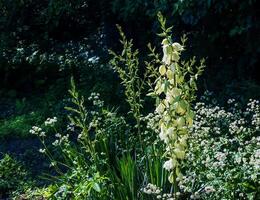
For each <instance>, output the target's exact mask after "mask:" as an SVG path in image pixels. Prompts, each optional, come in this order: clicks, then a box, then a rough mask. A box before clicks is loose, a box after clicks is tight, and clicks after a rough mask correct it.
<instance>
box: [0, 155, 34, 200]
mask: <svg viewBox="0 0 260 200" xmlns="http://www.w3.org/2000/svg"><path fill="white" fill-rule="evenodd" d="M26 182H29V174H28V173H27V171H26V170H25V168H24V167H23V166H22V165H21V163H19V162H17V161H16V160H15V159H14V158H12V157H11V156H10V155H8V154H5V155H4V156H3V158H2V159H1V160H0V198H5V197H7V195H8V194H10V193H11V192H12V191H14V190H18V189H19V188H21V187H23V185H24V184H25V183H26Z"/></svg>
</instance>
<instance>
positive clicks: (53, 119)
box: [44, 117, 57, 126]
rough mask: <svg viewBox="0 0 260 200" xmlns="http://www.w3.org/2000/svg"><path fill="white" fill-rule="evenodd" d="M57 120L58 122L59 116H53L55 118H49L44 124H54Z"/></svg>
mask: <svg viewBox="0 0 260 200" xmlns="http://www.w3.org/2000/svg"><path fill="white" fill-rule="evenodd" d="M56 122H57V117H53V118H47V119H46V121H45V122H44V124H45V126H54V125H55V123H56Z"/></svg>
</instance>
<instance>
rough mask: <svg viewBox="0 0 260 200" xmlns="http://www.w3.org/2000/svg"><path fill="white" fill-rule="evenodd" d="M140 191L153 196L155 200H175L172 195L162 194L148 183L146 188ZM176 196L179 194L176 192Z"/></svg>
mask: <svg viewBox="0 0 260 200" xmlns="http://www.w3.org/2000/svg"><path fill="white" fill-rule="evenodd" d="M141 191H142V192H143V193H145V194H148V195H154V196H155V198H156V199H160V200H175V198H174V195H173V194H170V193H163V191H162V189H161V188H159V187H157V186H156V185H154V184H151V183H148V184H147V186H146V187H144V188H142V189H141ZM176 195H177V196H180V195H181V193H180V192H177V194H176Z"/></svg>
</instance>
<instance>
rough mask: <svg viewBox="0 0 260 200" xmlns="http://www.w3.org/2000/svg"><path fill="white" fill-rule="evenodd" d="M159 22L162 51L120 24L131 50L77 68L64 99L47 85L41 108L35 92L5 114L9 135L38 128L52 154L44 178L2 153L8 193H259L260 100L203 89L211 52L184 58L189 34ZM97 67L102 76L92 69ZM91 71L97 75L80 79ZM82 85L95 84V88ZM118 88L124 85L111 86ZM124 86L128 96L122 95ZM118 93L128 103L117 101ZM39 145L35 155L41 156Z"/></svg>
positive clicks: (2, 185) (124, 196) (1, 189)
mask: <svg viewBox="0 0 260 200" xmlns="http://www.w3.org/2000/svg"><path fill="white" fill-rule="evenodd" d="M159 22H160V24H161V28H162V33H161V34H159V36H160V37H162V52H163V54H161V53H160V52H161V51H160V50H157V49H156V48H154V47H152V45H151V44H149V45H148V49H149V52H150V53H149V55H148V57H147V58H148V59H147V61H143V60H142V59H139V51H138V50H135V49H134V48H133V43H132V41H131V40H128V39H127V38H126V36H125V35H124V33H123V32H122V30H121V28H120V27H119V32H120V35H121V40H120V41H121V44H122V45H123V50H122V52H121V53H117V52H113V51H110V54H111V55H112V59H111V62H110V64H107V66H110V68H109V69H108V68H105V66H104V65H103V66H102V67H101V66H100V67H101V68H100V69H99V73H98V74H96V73H95V70H94V69H93V68H88V70H87V71H83V72H84V73H83V72H82V73H79V72H77V73H72V74H73V75H74V79H71V83H70V85H71V86H70V90H69V94H68V95H65V98H62V97H63V96H62V95H61V96H62V97H61V99H65V100H61V99H54V100H53V99H52V98H50V99H48V98H47V97H48V95H46V97H44V98H45V101H43V102H42V103H43V105H37V108H33V107H31V106H30V102H31V101H26V100H24V101H18V102H16V107H15V108H14V110H15V111H14V112H16V115H15V116H14V115H10V116H8V117H7V118H6V117H5V119H4V120H1V123H0V130H1V133H0V138H1V140H6V139H7V138H12V137H15V136H19V137H37V138H38V139H39V141H40V142H41V144H40V145H39V146H38V148H39V153H42V154H43V155H44V156H45V158H46V159H45V160H44V161H41V162H40V163H38V164H40V165H45V166H44V169H42V170H43V172H44V173H43V174H41V176H42V177H41V178H42V179H44V180H46V181H45V182H41V183H39V182H37V181H35V180H36V179H34V178H29V177H33V176H31V175H30V172H28V171H29V170H28V169H27V168H26V165H24V164H22V163H20V162H17V161H16V160H15V159H14V158H12V157H11V156H9V155H7V154H6V155H3V156H2V157H3V158H2V159H1V161H0V198H7V197H10V198H12V199H79V200H81V199H82V200H84V199H90V200H91V199H93V200H94V199H101V200H106V199H107V200H110V199H115V200H135V199H136V200H142V199H143V200H148V199H149V200H150V199H164V200H166V199H167V200H173V199H180V200H181V199H227V200H228V199H252V200H254V199H257V198H258V197H259V195H260V191H259V188H260V185H259V175H260V174H259V173H260V172H259V165H260V152H259V147H260V138H259V131H260V130H259V126H260V108H259V101H258V100H248V101H247V99H243V101H241V102H240V101H239V100H235V99H226V100H227V101H223V102H225V103H222V104H223V105H221V106H220V105H219V104H220V103H218V101H217V100H216V99H214V96H213V95H212V94H211V93H210V92H208V91H207V92H205V94H204V95H201V98H200V99H196V91H197V83H198V81H199V76H200V75H201V73H202V71H203V69H204V67H205V65H204V61H203V60H201V61H200V62H197V61H196V59H195V58H191V59H190V60H184V59H183V58H182V52H183V51H184V50H185V48H186V47H185V41H186V38H185V37H182V39H181V43H177V42H175V41H174V40H173V38H172V36H171V33H172V32H171V31H172V30H171V27H170V28H167V27H166V21H165V19H164V18H163V17H162V16H161V15H160V14H159ZM36 56H37V55H36ZM93 59H94V60H93ZM69 60H73V59H72V58H70V59H69ZM93 62H94V63H93ZM89 63H92V64H91V65H89ZM81 64H83V63H81ZM84 64H86V63H84ZM99 64H100V63H98V62H97V63H96V58H93V57H92V59H91V60H88V62H87V65H89V66H92V67H93V66H94V67H97V66H98V65H99ZM141 65H142V66H145V69H146V70H145V72H144V73H143V72H141V71H140V69H141V67H140V66H141ZM91 69H93V71H94V73H93V74H92V76H93V77H92V78H91V76H89V77H84V75H86V76H87V75H88V73H89V71H90V70H91ZM102 69H104V70H103V72H102ZM112 69H113V70H114V71H115V72H116V73H117V74H118V76H119V78H120V80H121V83H122V87H121V88H120V89H121V90H120V89H118V88H117V86H111V85H106V84H107V83H109V81H107V82H106V80H107V78H104V79H103V77H104V76H105V74H109V73H110V72H111V73H112ZM97 71H98V70H97ZM100 71H101V72H100ZM96 76H98V77H96ZM81 78H84V79H85V81H80V80H81ZM109 78H110V77H109V76H108V79H109ZM86 79H87V80H86ZM90 81H97V82H98V83H97V84H95V85H94V86H93V85H91V86H86V85H85V84H83V85H81V83H82V82H84V83H88V82H90ZM104 85H105V86H104ZM77 86H80V87H81V88H82V87H83V88H84V87H88V92H86V93H84V92H82V90H79V89H78V87H77ZM90 88H91V89H90ZM113 89H116V90H115V91H119V92H118V94H115V95H114V96H113V95H111V94H109V92H111V91H113ZM122 91H123V92H124V97H125V100H126V101H125V102H123V103H122V102H121V101H118V100H116V97H118V96H123V94H122ZM120 92H121V93H120ZM82 93H83V94H84V95H82ZM99 93H100V94H99ZM109 95H110V97H109ZM51 96H52V95H51ZM53 96H55V94H54V95H53ZM84 96H85V97H87V98H84ZM103 96H104V99H105V101H103V98H102V97H103ZM111 96H112V97H111ZM28 102H29V105H28ZM111 102H112V103H111ZM116 103H119V104H120V103H122V104H127V105H123V106H121V108H119V109H117V107H118V105H117V104H116ZM53 105H55V106H53ZM115 107H116V109H115ZM63 108H65V109H63ZM127 109H128V110H127ZM34 110H38V111H34ZM126 110H127V112H124V111H126ZM24 113H29V114H24ZM51 116H53V117H51ZM10 135H11V136H10ZM32 155H33V156H32V157H30V158H29V159H30V160H31V161H33V160H34V159H36V157H37V156H38V155H37V154H32ZM18 169H19V170H18ZM46 172H47V173H46ZM10 177H15V178H14V179H12V178H10Z"/></svg>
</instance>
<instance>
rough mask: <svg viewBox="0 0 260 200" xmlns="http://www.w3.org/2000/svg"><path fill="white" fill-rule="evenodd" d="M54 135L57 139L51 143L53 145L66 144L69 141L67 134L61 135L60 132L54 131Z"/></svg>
mask: <svg viewBox="0 0 260 200" xmlns="http://www.w3.org/2000/svg"><path fill="white" fill-rule="evenodd" d="M55 137H56V138H57V139H56V140H55V141H54V142H53V143H52V145H53V146H59V145H61V144H65V145H67V144H68V143H69V134H66V135H64V136H62V135H61V134H60V133H56V134H55Z"/></svg>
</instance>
